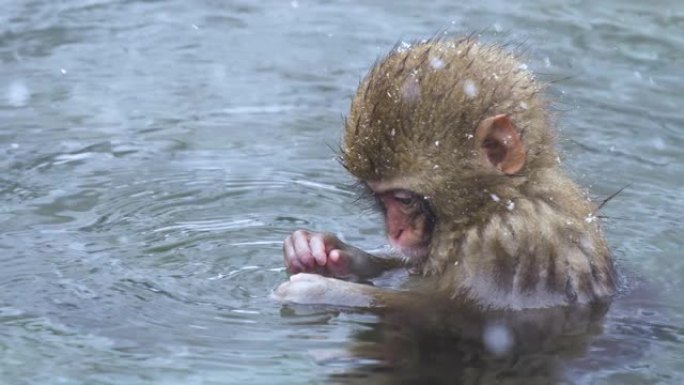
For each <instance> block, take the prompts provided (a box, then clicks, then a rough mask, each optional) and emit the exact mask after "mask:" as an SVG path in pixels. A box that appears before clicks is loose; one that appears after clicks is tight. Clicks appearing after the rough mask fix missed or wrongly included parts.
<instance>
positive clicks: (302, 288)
mask: <svg viewBox="0 0 684 385" xmlns="http://www.w3.org/2000/svg"><path fill="white" fill-rule="evenodd" d="M541 92H542V86H541V85H540V84H539V83H537V82H536V81H535V80H534V77H533V75H532V74H531V73H530V72H528V71H527V69H526V67H525V66H524V65H522V64H521V63H520V62H519V61H518V60H517V59H516V57H515V56H514V55H512V54H510V53H507V52H506V51H505V50H504V49H503V48H502V47H500V46H497V45H491V44H484V43H481V42H479V41H477V40H475V39H472V38H463V39H434V40H429V41H426V42H421V43H417V44H415V45H412V46H410V47H408V48H407V47H405V46H403V45H402V46H398V47H397V48H395V49H394V50H393V51H392V52H390V54H389V55H388V56H387V57H386V58H384V59H383V60H381V61H379V62H378V63H377V64H376V65H375V66H374V67H373V68H372V69H371V70H370V73H369V74H368V75H367V76H366V77H365V79H364V80H363V81H362V83H361V84H360V86H359V88H358V91H357V93H356V95H355V97H354V99H353V101H352V106H351V111H350V113H349V116H348V118H347V120H346V127H345V133H344V139H343V143H342V149H341V160H342V164H343V165H344V167H345V168H346V169H347V170H348V171H349V172H350V173H351V174H352V175H353V176H354V177H356V178H357V179H358V180H359V182H360V183H361V184H362V185H363V186H364V188H365V189H367V192H368V193H369V194H370V195H371V196H372V197H373V199H375V200H377V203H378V206H379V207H380V208H381V210H382V213H383V214H384V217H385V223H386V229H387V235H388V238H389V243H390V245H391V246H392V248H393V250H395V253H393V254H396V255H394V256H391V257H388V256H375V255H371V254H369V253H366V252H364V251H362V250H360V249H358V248H355V247H353V246H350V245H347V244H345V243H343V242H341V241H340V240H339V239H338V238H337V237H336V236H334V235H333V234H329V233H316V232H310V231H306V230H297V231H295V232H294V233H293V234H292V235H290V236H289V237H288V238H287V239H286V240H285V243H284V247H283V249H284V258H285V265H286V266H287V269H288V271H289V272H291V273H293V274H294V275H292V276H291V277H290V279H289V281H287V282H285V283H283V284H282V285H280V287H278V288H277V289H276V291H275V292H274V297H276V298H279V299H280V300H283V301H287V302H295V303H306V304H330V305H343V306H355V307H395V306H399V307H401V306H404V305H407V304H412V303H415V302H416V301H418V302H421V301H428V300H440V301H446V302H447V303H453V304H454V305H456V304H462V305H470V306H475V307H476V308H482V309H502V310H503V309H506V310H516V309H529V308H546V307H554V306H561V305H570V304H584V303H593V302H599V301H605V300H608V299H609V298H610V297H611V296H612V295H613V294H614V292H615V286H616V277H615V271H614V267H613V262H612V258H611V254H610V251H609V249H608V247H607V244H606V241H605V239H604V237H603V235H602V232H601V229H600V223H599V219H598V217H599V215H598V213H597V207H596V206H595V205H594V204H592V203H591V202H590V201H589V199H588V198H587V196H586V195H585V193H584V192H583V191H582V190H580V188H579V187H578V186H577V185H576V184H575V183H573V182H572V181H571V180H570V179H569V178H568V177H567V176H566V174H565V172H564V171H563V169H562V167H561V165H560V158H559V156H558V152H557V150H556V148H555V143H554V142H555V140H554V139H555V138H554V132H553V130H552V127H551V125H552V122H551V119H550V116H549V112H548V111H547V102H546V101H545V100H544V99H543V98H542V96H541ZM392 268H406V269H408V270H409V271H410V272H411V273H412V274H413V275H415V276H418V277H419V279H412V281H414V282H413V284H412V285H411V286H410V287H407V288H406V289H405V290H389V289H384V288H380V287H375V286H371V285H366V284H361V283H356V282H352V281H350V279H367V278H371V277H374V276H377V275H378V274H380V273H381V272H383V271H385V270H387V269H392Z"/></svg>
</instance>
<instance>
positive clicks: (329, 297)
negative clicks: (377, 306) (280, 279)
mask: <svg viewBox="0 0 684 385" xmlns="http://www.w3.org/2000/svg"><path fill="white" fill-rule="evenodd" d="M379 290H381V289H378V288H375V287H373V286H368V285H362V284H359V283H353V282H347V281H341V280H339V279H335V278H329V277H323V276H320V275H316V274H306V273H301V274H295V275H293V276H291V277H290V280H289V281H287V282H284V283H282V284H281V285H280V286H278V288H277V289H276V290H275V291H274V292H273V293H272V294H271V297H272V298H274V299H277V300H279V301H283V302H292V303H298V304H304V305H332V306H353V307H371V306H373V297H374V295H373V294H374V292H375V291H379Z"/></svg>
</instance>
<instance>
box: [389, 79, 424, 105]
mask: <svg viewBox="0 0 684 385" xmlns="http://www.w3.org/2000/svg"><path fill="white" fill-rule="evenodd" d="M388 95H389V92H388ZM401 96H402V98H403V99H404V100H405V101H407V102H409V103H415V102H417V101H418V100H419V99H420V84H418V79H417V78H416V77H415V76H409V78H408V79H406V81H405V82H404V84H402V86H401Z"/></svg>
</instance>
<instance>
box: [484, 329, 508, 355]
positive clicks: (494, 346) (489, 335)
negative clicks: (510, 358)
mask: <svg viewBox="0 0 684 385" xmlns="http://www.w3.org/2000/svg"><path fill="white" fill-rule="evenodd" d="M482 340H483V342H484V345H485V347H486V348H487V350H488V351H489V352H490V353H492V354H495V355H497V356H500V355H503V354H505V353H507V352H508V351H509V350H510V349H511V348H512V347H513V342H514V341H513V334H512V333H511V330H510V328H508V327H507V326H506V325H498V324H495V325H491V324H490V325H487V326H486V327H485V329H484V333H483V336H482Z"/></svg>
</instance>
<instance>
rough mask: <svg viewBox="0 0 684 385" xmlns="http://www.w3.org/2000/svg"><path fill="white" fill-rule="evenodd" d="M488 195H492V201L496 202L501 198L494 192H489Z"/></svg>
mask: <svg viewBox="0 0 684 385" xmlns="http://www.w3.org/2000/svg"><path fill="white" fill-rule="evenodd" d="M489 196H490V197H492V200H493V201H494V202H498V201H500V200H501V198H499V196H498V195H496V194H489Z"/></svg>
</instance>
